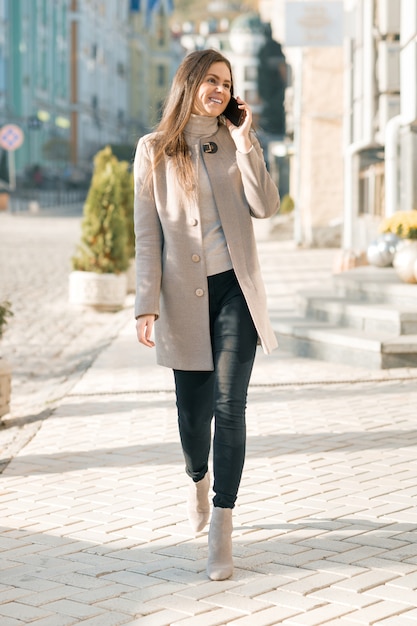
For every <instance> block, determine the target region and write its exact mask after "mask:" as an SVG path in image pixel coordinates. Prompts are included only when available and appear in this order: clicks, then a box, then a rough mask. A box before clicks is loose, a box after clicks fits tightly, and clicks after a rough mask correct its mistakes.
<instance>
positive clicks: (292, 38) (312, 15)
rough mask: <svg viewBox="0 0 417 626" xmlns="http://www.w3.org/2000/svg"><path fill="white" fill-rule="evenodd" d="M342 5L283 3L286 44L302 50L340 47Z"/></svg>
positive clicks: (331, 3) (329, 3)
mask: <svg viewBox="0 0 417 626" xmlns="http://www.w3.org/2000/svg"><path fill="white" fill-rule="evenodd" d="M343 17H344V14H343V2H329V1H323V2H288V1H287V2H286V3H285V42H284V43H285V45H286V46H296V47H301V48H311V47H319V48H321V47H327V46H341V45H342V44H343Z"/></svg>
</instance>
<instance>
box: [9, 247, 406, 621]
mask: <svg viewBox="0 0 417 626" xmlns="http://www.w3.org/2000/svg"><path fill="white" fill-rule="evenodd" d="M259 248H260V254H261V258H262V263H263V268H264V274H265V279H266V283H267V288H268V294H269V298H270V305H271V312H272V313H273V312H274V311H277V310H282V309H284V308H286V307H288V308H291V307H292V305H293V293H294V289H296V288H299V287H303V286H308V287H309V288H311V287H312V286H314V284H320V285H322V284H323V281H326V280H328V279H329V277H330V270H331V261H332V254H331V251H304V250H295V249H294V248H293V247H292V246H291V244H289V243H285V242H284V243H282V242H276V241H271V240H269V239H268V238H267V237H265V238H264V239H262V237H261V239H260V244H259ZM130 313H131V311H130V312H129V311H128V310H126V311H125V312H124V313H123V315H126V317H125V318H123V315H122V316H120V317H119V318H118V324H119V327H118V329H117V332H115V333H114V334H113V336H112V340H111V341H107V344H106V345H105V346H104V347H103V346H101V347H100V348H97V346H96V352H95V359H94V360H93V361H92V362H91V363H89V364H88V365H87V366H86V367H85V368H84V370H83V371H82V372H80V371H79V374H78V375H77V376H76V377H74V378H72V379H71V384H68V387H67V388H66V389H65V393H64V394H63V395H62V396H61V397H60V398H59V399H58V400H57V401H56V402H55V403H54V404H53V408H52V410H51V414H50V415H49V417H48V418H47V419H44V420H42V421H41V422H40V425H39V428H37V430H36V432H34V434H33V436H32V438H31V439H30V441H27V442H26V443H25V445H24V446H23V447H22V448H21V449H19V451H18V452H17V453H16V455H15V456H14V458H13V459H12V460H11V462H10V463H9V464H8V465H7V467H6V468H5V469H4V471H3V474H2V475H1V476H0V481H1V490H0V511H1V525H2V528H1V533H0V551H1V552H0V556H1V571H0V623H1V625H2V626H15V625H20V624H34V625H36V626H61V625H62V626H67V625H68V626H70V625H73V624H82V625H83V626H107V625H119V624H120V625H121V624H127V625H141V626H150V625H151V626H164V625H166V626H168V625H172V624H175V625H177V624H178V625H181V626H206V625H207V626H210V625H217V624H219V625H220V624H233V625H234V626H263V625H265V626H266V625H275V624H285V625H289V626H315V625H321V624H335V625H336V624H337V625H339V624H340V625H357V624H384V625H386V626H411V625H413V624H416V623H417V609H416V606H417V534H416V531H417V506H416V495H417V484H416V477H417V428H416V425H415V406H416V402H417V385H416V380H417V369H414V370H413V369H407V370H392V371H385V372H375V371H367V370H359V369H355V368H350V367H348V366H343V365H334V364H332V365H331V364H326V363H323V362H319V361H311V360H308V359H305V360H304V359H296V358H293V357H291V356H290V355H288V354H285V353H283V352H282V351H277V352H275V353H274V354H273V355H271V356H270V357H265V356H263V355H262V354H261V353H259V354H258V356H257V361H256V365H255V370H254V374H253V378H252V384H251V387H250V393H249V401H248V412H247V423H248V450H247V460H246V465H245V469H244V475H243V481H242V486H241V490H240V495H239V500H238V505H237V507H236V510H235V515H234V533H233V539H234V560H235V572H234V575H233V577H232V579H230V580H228V581H223V582H212V581H209V580H208V579H207V576H206V574H205V565H206V557H207V533H206V532H203V533H201V534H199V535H198V536H197V537H195V536H193V534H192V533H191V531H190V528H189V526H188V522H187V519H186V492H187V486H188V482H187V477H186V476H185V474H184V471H183V465H184V464H183V459H182V455H181V450H180V445H179V441H178V433H177V427H176V418H175V408H174V395H173V385H172V379H171V374H170V372H169V371H168V370H165V369H163V368H158V367H157V366H156V365H155V362H154V353H153V351H151V350H146V349H145V348H142V347H140V346H139V345H138V344H137V343H136V341H135V337H134V328H133V325H132V323H131V321H130ZM93 343H94V342H93V341H92V342H91V346H93ZM45 376H47V375H46V374H45ZM54 384H55V378H54V377H52V379H51V385H52V386H54ZM61 389H64V388H61ZM0 433H1V431H0Z"/></svg>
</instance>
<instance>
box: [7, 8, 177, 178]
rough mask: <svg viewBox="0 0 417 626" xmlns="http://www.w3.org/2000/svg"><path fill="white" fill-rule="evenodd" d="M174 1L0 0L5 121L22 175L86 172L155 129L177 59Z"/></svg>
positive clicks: (55, 174)
mask: <svg viewBox="0 0 417 626" xmlns="http://www.w3.org/2000/svg"><path fill="white" fill-rule="evenodd" d="M171 12H172V3H171V1H170V0H159V1H157V2H155V1H151V0H148V1H147V2H135V0H54V1H51V0H0V104H1V106H0V125H1V126H3V125H5V124H16V125H18V126H19V127H20V128H21V129H22V131H23V133H24V143H23V145H22V146H21V147H20V148H18V149H17V150H16V151H15V158H16V169H17V173H18V175H22V174H23V173H24V172H25V171H26V170H28V168H33V167H34V166H40V167H41V168H42V169H43V170H44V171H45V172H48V176H51V177H54V176H56V177H61V178H62V176H67V175H68V173H69V175H73V174H74V173H75V174H77V173H78V175H79V174H80V172H81V173H83V172H85V173H87V174H88V172H89V170H90V169H91V165H92V157H93V155H94V154H95V153H96V152H97V150H99V149H100V148H101V147H103V146H104V145H105V144H112V145H118V146H131V147H132V148H133V147H134V145H135V144H136V142H137V139H138V137H139V136H140V135H141V134H143V133H144V132H147V131H148V130H149V129H151V128H152V127H153V125H154V124H155V123H156V121H157V119H158V114H159V110H160V107H161V102H162V100H163V98H164V97H165V94H166V91H167V88H168V84H169V82H170V79H171V78H172V75H173V72H174V71H175V68H176V65H177V64H178V54H176V53H175V46H174V44H173V40H172V37H171V33H170V28H169V18H170V14H171Z"/></svg>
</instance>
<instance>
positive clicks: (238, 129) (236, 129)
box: [226, 97, 252, 153]
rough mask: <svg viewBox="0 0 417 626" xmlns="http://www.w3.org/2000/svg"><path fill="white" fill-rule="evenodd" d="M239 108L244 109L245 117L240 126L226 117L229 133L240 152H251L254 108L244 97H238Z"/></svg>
mask: <svg viewBox="0 0 417 626" xmlns="http://www.w3.org/2000/svg"><path fill="white" fill-rule="evenodd" d="M236 100H237V102H238V104H239V109H240V110H241V111H244V114H245V117H244V119H243V122H242V123H241V125H240V126H235V125H234V124H232V122H231V121H230V120H228V119H226V124H227V128H228V130H229V133H230V135H231V137H232V139H233V141H234V142H235V145H236V149H237V150H238V151H239V152H243V153H246V152H249V150H250V149H251V147H252V142H251V140H250V136H249V132H250V129H251V128H252V110H251V108H250V107H249V105H248V104H247V103H246V102H244V101H243V100H242V98H239V97H237V98H236Z"/></svg>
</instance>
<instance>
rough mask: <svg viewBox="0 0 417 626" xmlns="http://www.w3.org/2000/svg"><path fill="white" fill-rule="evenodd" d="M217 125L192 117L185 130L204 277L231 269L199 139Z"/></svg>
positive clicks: (202, 117) (215, 119)
mask: <svg viewBox="0 0 417 626" xmlns="http://www.w3.org/2000/svg"><path fill="white" fill-rule="evenodd" d="M217 124H218V121H217V118H216V117H208V116H204V115H191V118H190V120H189V122H188V124H187V126H186V127H185V130H184V134H185V139H186V141H187V144H188V147H189V148H190V150H191V159H192V162H193V165H194V168H195V171H196V177H197V185H198V208H199V212H200V220H201V232H202V237H203V248H204V257H205V264H206V268H207V276H213V275H214V274H220V273H221V272H226V271H227V270H230V269H232V267H233V265H232V261H231V258H230V254H229V250H228V248H227V243H226V239H225V236H224V232H223V228H222V224H221V221H220V216H219V212H218V210H217V206H216V202H215V200H214V196H213V192H212V189H211V184H210V180H209V177H208V174H207V170H206V168H205V165H204V161H203V159H201V156H200V139H201V138H202V137H210V136H211V135H213V134H214V133H215V132H216V130H217Z"/></svg>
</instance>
